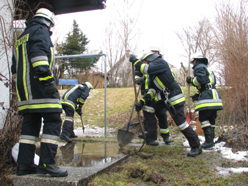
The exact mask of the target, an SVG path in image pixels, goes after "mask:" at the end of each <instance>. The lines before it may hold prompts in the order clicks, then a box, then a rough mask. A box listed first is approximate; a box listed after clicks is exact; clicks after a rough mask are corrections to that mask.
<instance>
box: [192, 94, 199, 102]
mask: <svg viewBox="0 0 248 186" xmlns="http://www.w3.org/2000/svg"><path fill="white" fill-rule="evenodd" d="M190 97H191V99H192V101H193V102H194V101H197V100H198V98H199V94H194V95H193V96H190Z"/></svg>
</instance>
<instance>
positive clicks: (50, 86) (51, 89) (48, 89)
mask: <svg viewBox="0 0 248 186" xmlns="http://www.w3.org/2000/svg"><path fill="white" fill-rule="evenodd" d="M55 92H58V89H57V86H56V84H55V82H54V81H51V82H46V83H44V93H45V95H46V96H49V97H51V96H52V95H53V94H54V93H55Z"/></svg>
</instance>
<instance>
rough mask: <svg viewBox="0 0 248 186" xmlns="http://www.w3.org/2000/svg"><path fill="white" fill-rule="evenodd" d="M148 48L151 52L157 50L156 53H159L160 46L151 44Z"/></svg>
mask: <svg viewBox="0 0 248 186" xmlns="http://www.w3.org/2000/svg"><path fill="white" fill-rule="evenodd" d="M150 50H151V51H152V52H158V54H160V48H159V47H157V46H151V47H150Z"/></svg>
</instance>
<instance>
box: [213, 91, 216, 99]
mask: <svg viewBox="0 0 248 186" xmlns="http://www.w3.org/2000/svg"><path fill="white" fill-rule="evenodd" d="M212 94H213V99H216V92H215V90H214V89H212Z"/></svg>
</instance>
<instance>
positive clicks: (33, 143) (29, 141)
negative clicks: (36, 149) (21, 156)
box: [19, 139, 36, 145]
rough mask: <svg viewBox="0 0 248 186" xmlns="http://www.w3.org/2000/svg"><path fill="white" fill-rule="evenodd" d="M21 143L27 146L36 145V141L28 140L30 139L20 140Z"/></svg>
mask: <svg viewBox="0 0 248 186" xmlns="http://www.w3.org/2000/svg"><path fill="white" fill-rule="evenodd" d="M19 143H25V144H30V145H36V141H34V140H28V139H20V140H19Z"/></svg>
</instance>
